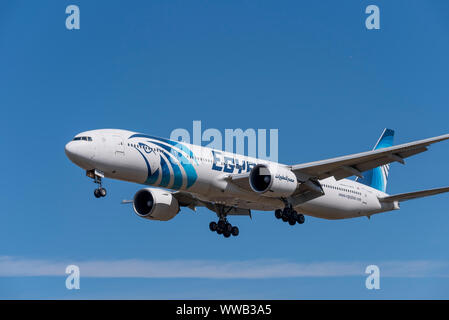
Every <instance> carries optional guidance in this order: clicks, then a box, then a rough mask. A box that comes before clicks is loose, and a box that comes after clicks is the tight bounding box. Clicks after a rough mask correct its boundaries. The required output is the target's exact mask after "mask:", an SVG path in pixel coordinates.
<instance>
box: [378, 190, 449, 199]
mask: <svg viewBox="0 0 449 320" xmlns="http://www.w3.org/2000/svg"><path fill="white" fill-rule="evenodd" d="M445 192H449V187H444V188H436V189H428V190H423V191H415V192H408V193H401V194H396V195H393V196H388V197H384V198H379V201H380V202H394V201H399V202H401V201H407V200H412V199H417V198H423V197H428V196H433V195H436V194H440V193H445Z"/></svg>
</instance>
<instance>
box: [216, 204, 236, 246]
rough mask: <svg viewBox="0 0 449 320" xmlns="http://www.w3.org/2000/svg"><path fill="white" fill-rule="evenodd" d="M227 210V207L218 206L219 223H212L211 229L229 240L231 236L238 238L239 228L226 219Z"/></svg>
mask: <svg viewBox="0 0 449 320" xmlns="http://www.w3.org/2000/svg"><path fill="white" fill-rule="evenodd" d="M225 209H226V207H224V206H222V205H216V212H217V216H218V222H215V221H212V222H211V223H209V229H210V231H212V232H216V233H217V234H222V235H223V236H224V237H225V238H229V237H230V236H231V235H232V236H234V237H237V236H238V235H239V228H238V227H237V226H233V225H232V224H230V223H229V222H228V220H227V219H226V215H227V212H226V211H225ZM228 212H229V211H228Z"/></svg>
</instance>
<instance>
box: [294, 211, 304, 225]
mask: <svg viewBox="0 0 449 320" xmlns="http://www.w3.org/2000/svg"><path fill="white" fill-rule="evenodd" d="M296 221H297V222H298V223H299V224H303V223H304V221H306V219H305V218H304V215H303V214H302V213H300V214H298V218H297V219H296Z"/></svg>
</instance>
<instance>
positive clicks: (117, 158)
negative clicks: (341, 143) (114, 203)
mask: <svg viewBox="0 0 449 320" xmlns="http://www.w3.org/2000/svg"><path fill="white" fill-rule="evenodd" d="M103 131H105V132H107V133H108V134H104V135H102V134H101V133H99V132H98V131H97V132H96V133H95V134H96V136H97V139H102V142H103V143H102V144H98V145H95V150H94V152H93V154H94V155H93V156H92V158H91V159H90V160H88V161H83V162H80V163H77V164H78V165H79V166H81V167H83V168H84V169H86V170H90V169H97V170H101V171H102V172H103V173H104V176H105V177H108V178H112V179H119V180H124V181H129V182H135V183H139V184H145V185H151V186H155V187H163V188H167V189H173V190H183V191H187V192H189V193H192V194H195V195H196V196H197V197H199V198H200V199H204V200H207V201H213V202H222V203H224V204H226V205H235V206H239V207H241V208H247V209H254V210H262V211H268V210H270V211H271V210H274V209H277V208H283V207H284V203H283V201H282V200H280V199H277V198H269V197H265V196H263V195H260V194H258V193H256V192H248V191H247V190H243V189H241V188H239V187H237V186H236V185H235V184H233V183H231V182H229V181H228V180H227V179H226V177H228V176H229V175H230V174H239V173H243V172H248V171H249V166H250V163H251V164H260V163H263V164H270V162H269V161H266V160H259V159H254V158H251V157H245V156H241V155H237V154H232V153H228V152H224V151H219V150H213V149H210V148H206V147H200V146H196V145H191V144H187V143H183V145H185V146H186V147H187V148H188V149H189V150H190V151H191V154H192V158H189V159H188V160H190V163H193V169H194V171H195V175H196V177H194V178H195V179H193V178H192V181H193V180H194V183H193V184H191V185H189V179H185V177H184V176H185V175H186V171H187V169H189V168H188V167H186V168H184V167H182V168H181V170H182V173H183V176H182V179H181V178H180V175H179V174H178V175H176V173H175V172H174V169H175V167H174V166H171V164H169V165H167V166H166V167H165V168H161V167H160V163H159V162H160V160H161V157H163V158H164V160H165V162H167V163H168V161H170V159H167V157H166V156H165V155H159V154H158V151H157V149H158V148H165V147H169V144H168V143H167V141H168V140H166V139H161V138H154V139H161V140H155V141H157V144H155V143H152V139H151V138H149V137H150V136H143V135H142V137H133V138H130V137H131V136H132V135H133V134H135V133H134V132H131V131H125V130H112V129H111V130H103ZM111 134H113V137H114V138H111ZM144 154H145V157H146V159H147V162H146V161H145V160H144V159H145V157H144V156H143V155H144ZM161 154H162V152H161ZM231 160H232V163H233V165H232V166H231V165H229V163H230V161H231ZM226 161H228V162H229V163H227V162H226ZM237 164H238V165H237ZM274 165H277V166H283V165H280V164H277V163H274ZM150 168H151V169H150ZM155 168H156V170H161V171H163V170H164V169H165V170H166V172H170V175H169V176H168V175H165V176H164V175H162V174H161V175H159V177H158V178H157V179H156V180H154V181H152V180H151V179H149V170H150V171H152V170H154V169H155ZM220 168H221V169H220ZM151 173H152V172H151ZM168 177H169V178H168ZM164 179H165V180H164ZM181 180H182V181H181ZM320 182H321V184H322V186H323V190H324V192H325V194H324V195H323V196H321V197H318V198H316V199H313V200H310V201H308V202H306V203H303V204H301V205H299V206H297V210H298V211H300V212H302V213H304V214H307V215H310V216H315V217H319V218H325V219H345V218H353V217H358V216H369V215H371V214H374V213H379V212H384V211H389V210H393V209H395V208H394V207H393V205H392V204H384V203H381V202H379V200H378V197H383V196H385V195H386V194H385V193H383V192H381V191H378V190H376V189H373V188H371V187H368V186H365V185H363V184H360V183H358V182H356V181H353V180H349V179H342V180H339V181H336V180H335V179H334V178H333V177H332V178H328V179H324V180H322V181H320ZM175 185H176V187H174V186H175Z"/></svg>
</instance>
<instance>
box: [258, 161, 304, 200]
mask: <svg viewBox="0 0 449 320" xmlns="http://www.w3.org/2000/svg"><path fill="white" fill-rule="evenodd" d="M249 184H250V186H251V189H253V191H254V192H257V193H260V194H263V195H264V196H267V197H274V198H279V197H288V196H290V195H292V194H293V192H295V190H296V188H297V186H298V180H297V179H296V175H295V174H294V173H293V172H292V171H291V170H289V169H287V168H284V167H277V166H269V165H265V164H258V165H256V166H255V167H253V168H252V169H251V172H250V175H249Z"/></svg>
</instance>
